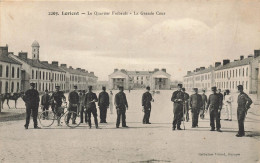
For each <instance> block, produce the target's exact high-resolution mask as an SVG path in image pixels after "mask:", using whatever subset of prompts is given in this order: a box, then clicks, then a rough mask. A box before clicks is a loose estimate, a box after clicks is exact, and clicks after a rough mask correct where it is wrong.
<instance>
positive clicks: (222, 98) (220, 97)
mask: <svg viewBox="0 0 260 163" xmlns="http://www.w3.org/2000/svg"><path fill="white" fill-rule="evenodd" d="M217 94H218V95H219V99H220V101H221V106H220V107H221V108H220V112H219V113H218V116H219V119H220V120H221V110H222V107H223V100H224V95H223V94H222V93H221V89H218V93H217Z"/></svg>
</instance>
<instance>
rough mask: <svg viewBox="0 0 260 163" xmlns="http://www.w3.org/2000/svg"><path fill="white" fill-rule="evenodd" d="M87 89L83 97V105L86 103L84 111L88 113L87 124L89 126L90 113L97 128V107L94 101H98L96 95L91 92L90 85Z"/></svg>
mask: <svg viewBox="0 0 260 163" xmlns="http://www.w3.org/2000/svg"><path fill="white" fill-rule="evenodd" d="M88 89H89V91H88V93H87V94H86V98H85V105H86V112H87V115H88V125H89V128H91V113H92V115H93V117H94V121H95V126H96V128H98V120H97V108H96V103H95V102H97V101H98V99H97V95H96V94H95V93H93V92H92V86H89V88H88Z"/></svg>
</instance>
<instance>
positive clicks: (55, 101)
mask: <svg viewBox="0 0 260 163" xmlns="http://www.w3.org/2000/svg"><path fill="white" fill-rule="evenodd" d="M51 101H52V109H53V112H55V114H56V115H57V116H58V117H60V116H61V113H60V112H59V108H60V107H61V105H62V101H64V102H66V97H65V96H64V93H63V92H62V91H60V86H58V85H57V86H55V92H53V94H52V95H51ZM57 121H58V126H60V119H59V118H58V119H57Z"/></svg>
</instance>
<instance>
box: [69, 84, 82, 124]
mask: <svg viewBox="0 0 260 163" xmlns="http://www.w3.org/2000/svg"><path fill="white" fill-rule="evenodd" d="M77 89H78V87H77V86H76V85H75V86H74V90H73V91H72V92H70V93H69V97H68V100H69V108H68V110H69V111H73V112H75V113H78V107H79V94H78V92H77ZM72 116H73V117H72V124H75V120H76V114H73V115H72ZM70 117H71V114H70V113H69V114H68V119H67V123H69V120H70Z"/></svg>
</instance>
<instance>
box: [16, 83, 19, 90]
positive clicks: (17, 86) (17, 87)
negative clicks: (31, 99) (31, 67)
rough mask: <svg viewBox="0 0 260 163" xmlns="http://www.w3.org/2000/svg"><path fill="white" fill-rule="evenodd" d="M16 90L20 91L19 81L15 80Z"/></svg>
mask: <svg viewBox="0 0 260 163" xmlns="http://www.w3.org/2000/svg"><path fill="white" fill-rule="evenodd" d="M16 92H20V85H19V82H17V85H16Z"/></svg>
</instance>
